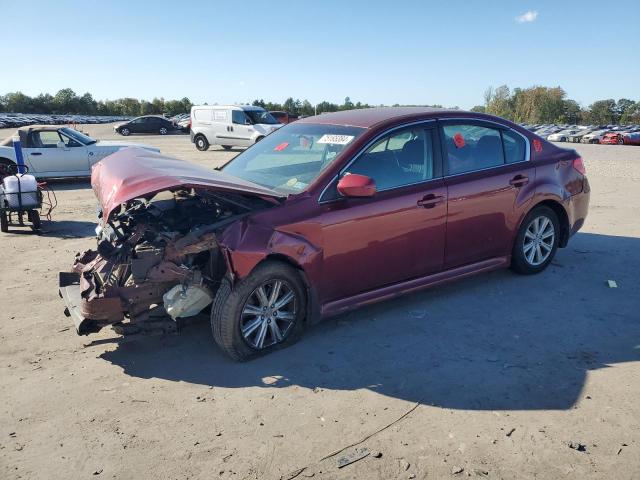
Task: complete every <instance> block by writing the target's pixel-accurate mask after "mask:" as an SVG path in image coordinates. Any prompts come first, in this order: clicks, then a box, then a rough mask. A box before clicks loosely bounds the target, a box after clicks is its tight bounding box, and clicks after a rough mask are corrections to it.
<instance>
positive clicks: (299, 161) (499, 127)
mask: <svg viewBox="0 0 640 480" xmlns="http://www.w3.org/2000/svg"><path fill="white" fill-rule="evenodd" d="M92 184H93V188H94V191H95V192H96V195H97V197H98V201H99V203H100V205H101V214H100V225H99V227H98V231H99V232H100V234H99V239H98V245H99V247H98V250H89V251H87V252H85V253H83V254H81V255H79V256H78V257H77V258H76V263H75V265H74V272H73V273H63V274H61V277H60V279H61V280H60V281H61V284H60V292H61V295H62V297H63V298H64V300H65V303H66V305H67V309H68V312H69V314H70V315H71V316H72V318H73V321H74V323H75V325H76V329H77V332H78V333H79V334H89V333H92V332H96V331H98V330H100V329H101V328H103V327H105V326H107V325H112V324H117V328H122V327H123V326H126V325H133V326H134V327H135V325H136V324H137V322H142V321H144V318H145V316H146V315H147V313H148V311H149V309H150V308H153V306H155V305H163V304H164V308H165V309H166V310H167V312H169V313H170V315H172V316H173V317H174V318H180V317H181V316H183V315H184V316H189V315H193V314H194V312H196V313H197V311H199V310H202V309H203V308H205V307H206V306H207V304H209V303H211V302H212V301H213V302H212V307H211V325H212V332H213V337H214V339H215V341H216V342H217V343H218V345H219V346H220V347H221V348H222V349H223V350H224V351H225V352H226V353H227V354H228V355H229V356H230V357H232V358H234V359H236V360H245V359H248V358H251V357H253V356H255V355H259V354H263V353H266V352H270V351H273V350H274V349H277V348H279V347H281V346H285V345H288V344H290V343H292V342H294V341H295V340H296V339H298V338H299V337H300V335H301V334H302V331H303V330H304V328H305V326H307V325H309V324H310V323H312V322H314V321H316V320H318V319H319V318H321V317H326V316H329V315H333V314H337V313H341V312H345V311H347V310H349V309H352V308H356V307H358V306H361V305H366V304H370V303H372V302H376V301H380V300H384V299H388V298H391V297H394V296H397V295H400V294H404V293H407V292H413V291H417V290H420V289H423V288H427V287H430V286H433V285H437V284H439V283H442V282H445V281H449V280H453V279H458V278H465V277H467V276H469V275H471V274H477V273H481V272H486V271H489V270H494V269H498V268H504V267H509V266H510V267H511V268H512V269H513V270H514V271H516V272H518V273H522V274H535V273H539V272H542V271H543V270H544V269H545V268H546V267H547V266H548V265H549V264H550V263H551V261H552V260H553V258H554V255H555V254H556V250H557V249H558V248H559V247H565V246H566V245H567V243H568V241H569V239H570V237H571V236H572V235H573V234H574V233H576V232H577V231H578V230H579V229H580V228H581V227H582V225H583V223H584V221H585V217H586V215H587V209H588V204H589V195H590V193H589V192H590V187H589V182H588V181H587V177H586V175H585V168H584V165H583V162H582V159H581V158H580V157H579V155H578V154H577V153H576V152H575V151H573V150H565V149H561V148H559V147H557V146H555V145H553V144H551V143H549V142H547V141H545V140H543V139H541V138H539V137H537V136H536V135H534V134H532V133H531V132H529V131H527V130H526V129H523V128H521V127H519V126H517V125H515V124H513V123H511V122H509V121H507V120H504V119H501V118H497V117H493V116H490V115H485V114H479V113H471V112H461V111H457V110H438V109H429V108H415V107H414V108H408V107H407V108H373V109H364V110H355V111H343V112H336V113H327V114H324V115H321V116H317V117H310V118H306V119H304V120H300V121H297V122H295V123H292V124H289V125H286V126H285V127H283V128H281V129H279V130H276V131H275V132H273V133H272V134H270V135H268V136H266V137H265V138H264V139H263V140H262V141H260V142H258V143H257V144H255V145H253V146H252V147H250V148H249V149H247V150H246V151H244V152H242V153H241V154H239V155H238V156H236V157H235V158H234V159H233V160H231V161H230V162H229V163H228V164H226V165H225V166H224V167H222V169H221V170H220V171H216V170H209V169H207V168H204V167H201V166H198V165H194V164H190V163H187V162H183V161H180V160H176V159H172V158H169V157H166V156H163V155H159V154H149V153H148V152H142V151H140V150H136V149H127V150H123V151H121V152H117V153H115V154H114V155H111V156H110V157H108V158H106V159H105V160H103V161H102V162H100V163H99V164H98V166H97V167H96V168H94V171H93V175H92ZM116 232H117V234H116ZM543 284H544V278H542V279H540V281H539V282H538V283H536V284H535V285H533V287H531V286H529V287H527V288H529V289H530V288H534V289H536V288H537V289H539V290H540V292H541V294H542V292H543V290H544V286H543ZM536 285H537V286H536ZM80 292H82V295H80ZM176 298H177V299H178V300H176ZM123 322H124V323H123Z"/></svg>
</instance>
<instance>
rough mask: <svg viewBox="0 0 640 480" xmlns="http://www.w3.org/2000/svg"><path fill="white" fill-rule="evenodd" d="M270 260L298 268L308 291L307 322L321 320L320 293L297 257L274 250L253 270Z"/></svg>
mask: <svg viewBox="0 0 640 480" xmlns="http://www.w3.org/2000/svg"><path fill="white" fill-rule="evenodd" d="M268 262H280V263H284V264H286V265H289V266H290V267H293V268H295V269H296V271H297V272H298V274H299V275H300V278H301V279H302V283H303V284H304V287H305V290H306V291H307V314H306V316H305V322H307V323H315V322H316V321H317V320H319V318H320V304H319V301H318V295H317V292H316V289H315V288H314V287H313V285H312V283H311V281H310V280H309V276H308V275H307V272H306V271H305V269H304V267H303V266H302V265H301V264H300V263H299V262H298V261H297V260H296V259H295V258H292V257H290V256H289V255H285V254H283V253H276V252H273V253H269V254H268V255H267V256H265V257H264V258H263V259H262V260H261V261H259V262H258V263H257V264H256V266H255V267H254V268H253V269H252V271H253V270H255V269H256V268H258V267H259V266H261V265H263V264H264V263H268Z"/></svg>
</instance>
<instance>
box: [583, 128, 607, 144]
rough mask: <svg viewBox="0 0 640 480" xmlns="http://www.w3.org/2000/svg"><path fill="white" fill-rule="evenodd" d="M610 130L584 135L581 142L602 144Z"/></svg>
mask: <svg viewBox="0 0 640 480" xmlns="http://www.w3.org/2000/svg"><path fill="white" fill-rule="evenodd" d="M608 132H609V130H596V131H595V132H590V133H587V134H586V135H584V136H583V137H582V138H581V139H580V141H581V142H582V143H600V141H601V140H602V138H603V137H604V136H605V134H607V133H608Z"/></svg>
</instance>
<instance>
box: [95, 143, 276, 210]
mask: <svg viewBox="0 0 640 480" xmlns="http://www.w3.org/2000/svg"><path fill="white" fill-rule="evenodd" d="M91 186H92V187H93V191H94V192H95V194H96V197H97V198H98V202H100V205H101V206H102V213H103V218H105V219H106V218H109V215H110V214H111V212H112V211H113V209H114V208H116V207H118V206H119V205H121V204H122V203H125V202H127V201H129V200H132V199H134V198H138V197H146V196H148V195H151V194H154V193H157V192H160V191H162V190H168V189H172V188H174V187H187V188H191V187H195V188H204V189H211V190H218V191H227V192H238V193H248V194H253V195H256V196H259V197H263V198H272V199H277V198H284V197H285V196H284V195H282V194H280V193H278V192H276V191H274V190H271V189H269V188H266V187H262V186H260V185H257V184H255V183H252V182H248V181H246V180H242V179H240V178H237V177H234V176H231V175H227V174H225V173H223V172H219V171H217V170H209V169H207V168H205V167H201V166H199V165H195V164H193V163H190V162H185V161H183V160H178V159H176V158H172V157H167V156H166V155H162V154H159V153H155V152H151V151H149V150H144V149H142V148H137V147H127V148H123V149H122V150H119V151H117V152H116V153H114V154H112V155H109V156H108V157H105V158H104V159H102V160H101V161H100V162H98V163H96V164H95V165H94V167H93V170H92V173H91Z"/></svg>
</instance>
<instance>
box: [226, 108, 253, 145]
mask: <svg viewBox="0 0 640 480" xmlns="http://www.w3.org/2000/svg"><path fill="white" fill-rule="evenodd" d="M231 117H232V121H233V125H232V126H231V136H232V137H233V138H234V139H235V142H236V143H235V145H239V146H243V147H248V146H250V145H251V144H252V143H253V142H252V141H251V135H252V134H253V125H252V124H251V121H250V119H249V117H247V115H246V114H245V113H244V112H243V111H242V110H232V111H231Z"/></svg>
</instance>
